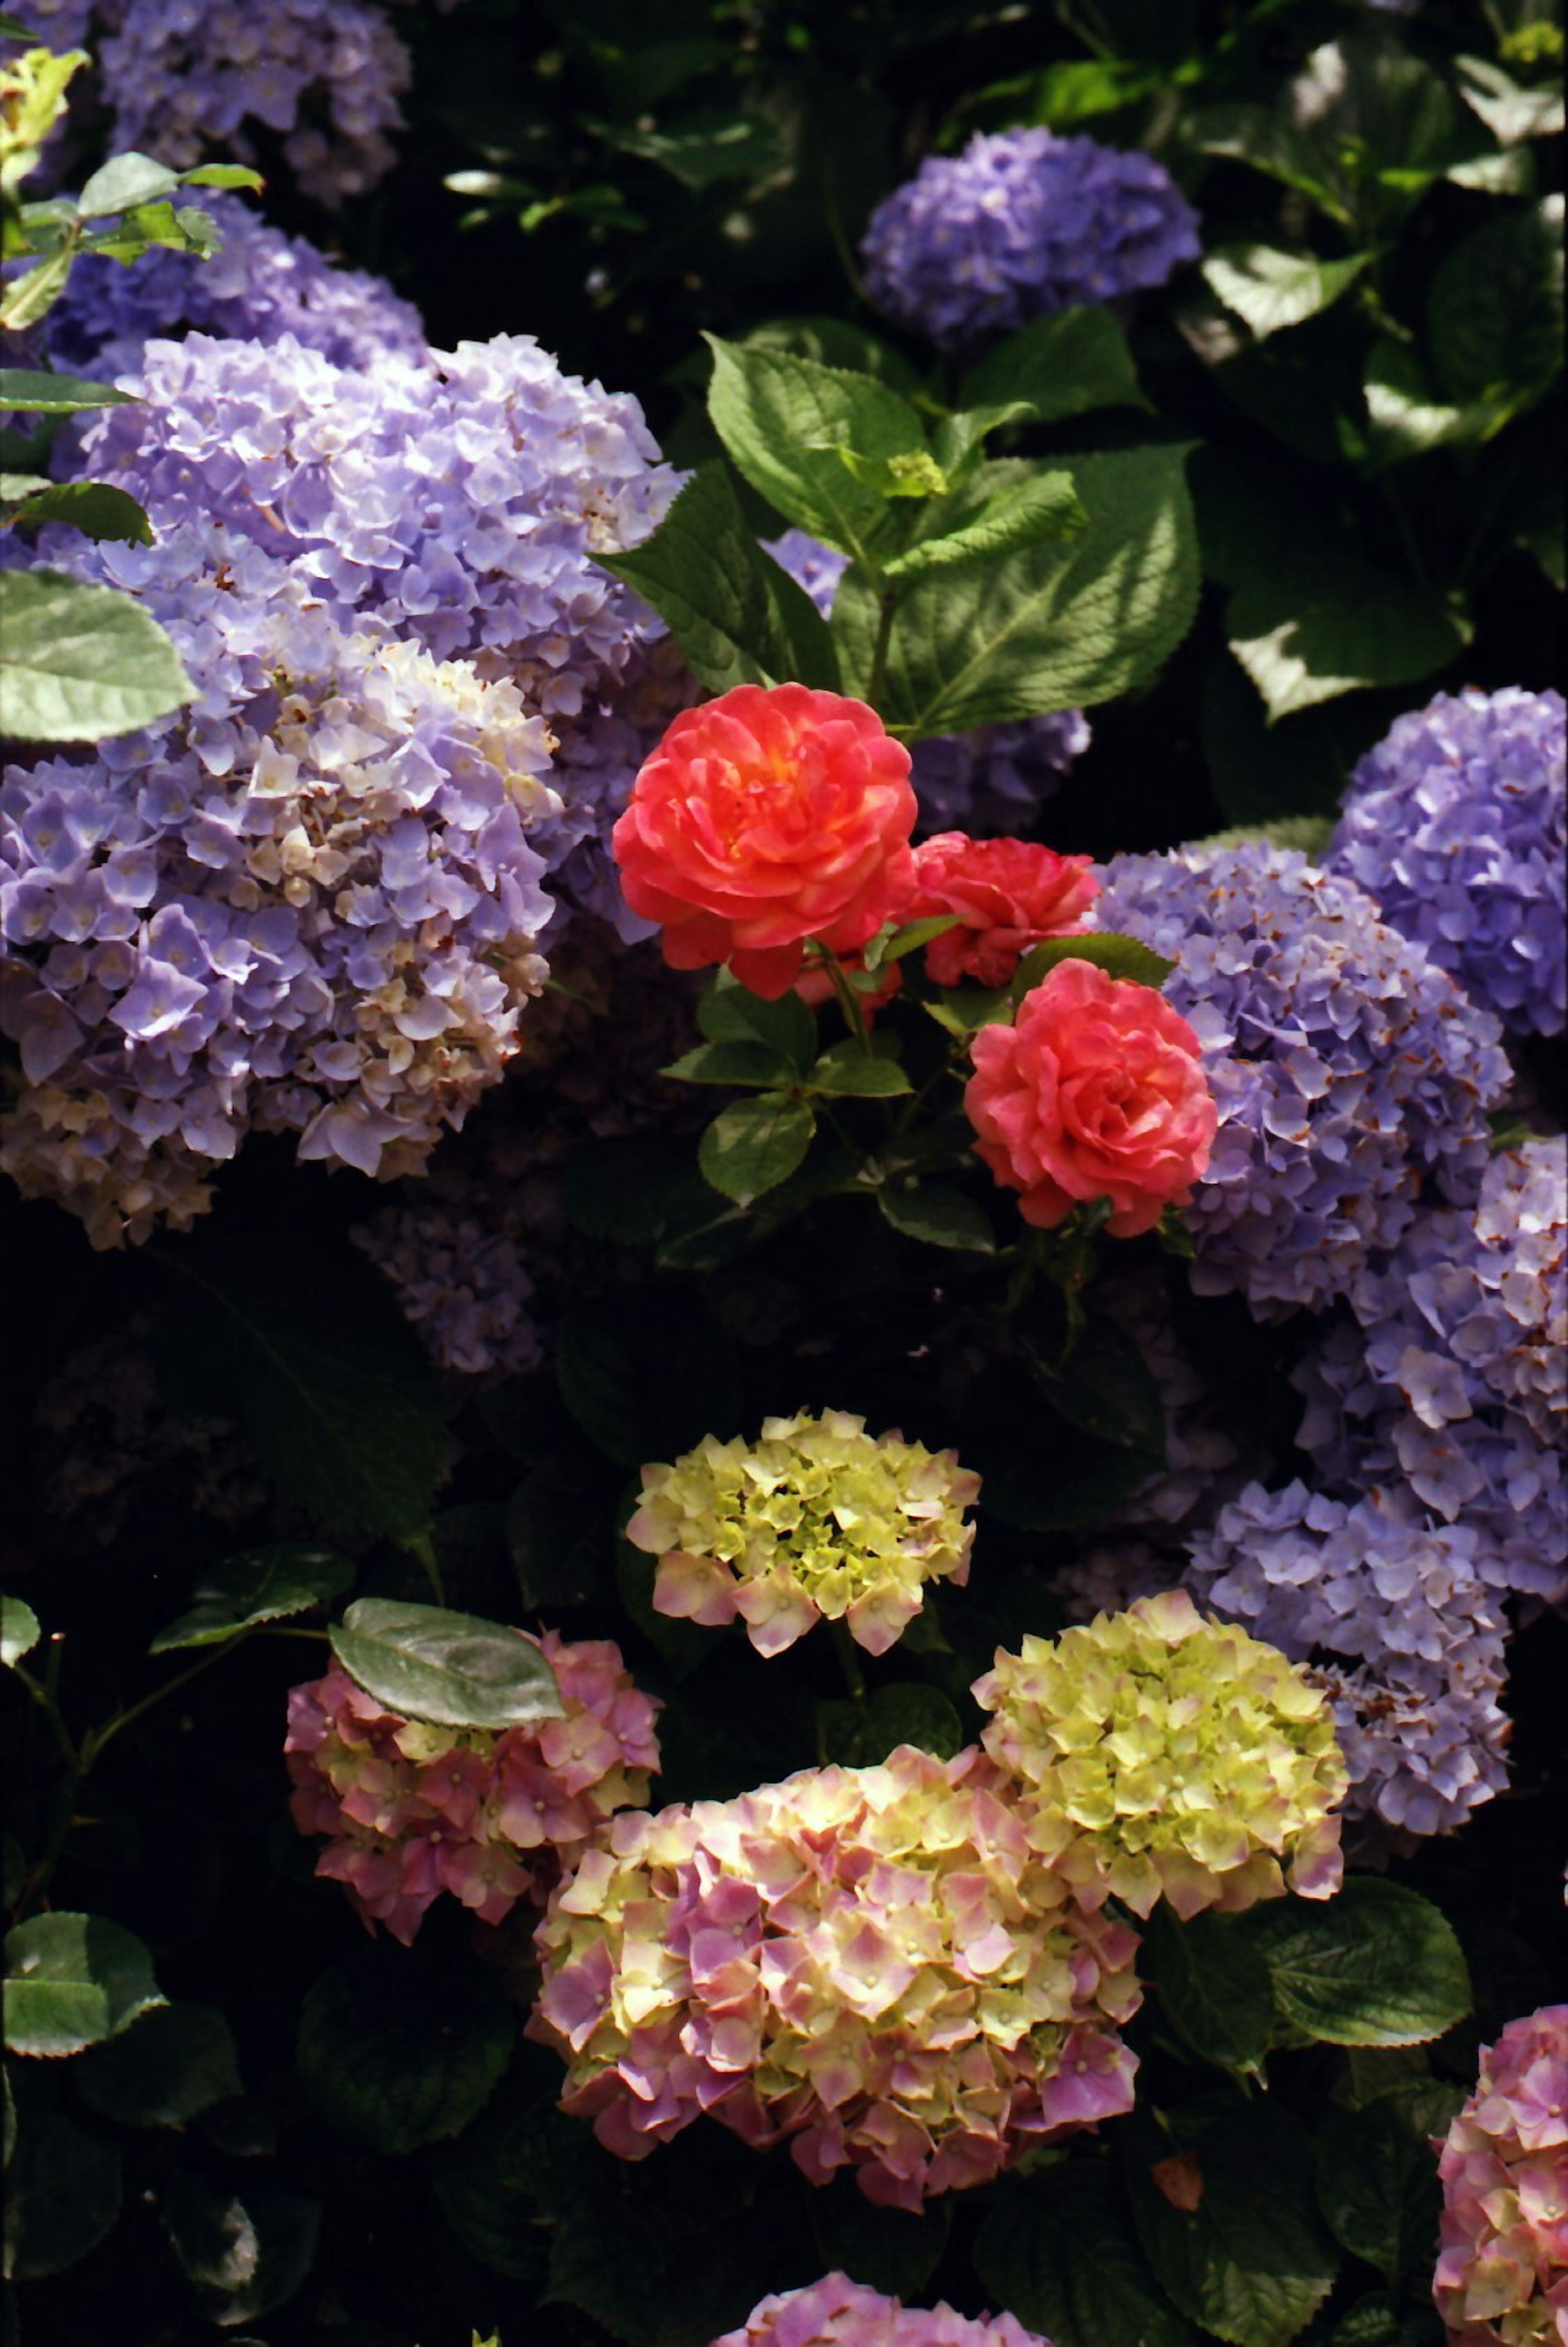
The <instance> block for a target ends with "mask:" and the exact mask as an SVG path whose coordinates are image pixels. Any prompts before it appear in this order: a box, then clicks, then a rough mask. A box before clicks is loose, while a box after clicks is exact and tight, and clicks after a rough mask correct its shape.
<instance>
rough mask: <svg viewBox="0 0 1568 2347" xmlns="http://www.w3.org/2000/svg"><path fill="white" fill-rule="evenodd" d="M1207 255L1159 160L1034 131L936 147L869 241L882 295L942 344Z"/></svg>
mask: <svg viewBox="0 0 1568 2347" xmlns="http://www.w3.org/2000/svg"><path fill="white" fill-rule="evenodd" d="M1197 252H1198V241H1197V215H1196V212H1195V211H1194V210H1193V209H1192V206H1191V205H1190V204H1189V203H1188V202H1187V200H1186V197H1185V196H1184V195H1183V194H1182V192H1181V190H1180V189H1179V188H1177V187H1176V184H1175V182H1174V180H1173V179H1171V177H1170V174H1169V173H1168V172H1167V171H1166V170H1165V169H1164V168H1163V167H1162V166H1161V165H1160V164H1158V163H1156V161H1155V160H1154V159H1153V157H1152V156H1148V155H1139V154H1119V153H1117V151H1116V150H1115V149H1114V148H1111V147H1102V146H1100V145H1099V144H1098V143H1097V142H1096V141H1095V139H1093V138H1058V137H1057V136H1056V134H1055V133H1054V131H1050V130H1030V129H1025V130H1002V131H998V132H996V133H994V134H993V135H992V136H987V135H986V134H985V133H983V132H982V133H980V134H979V135H977V136H976V137H975V138H972V139H971V140H970V142H969V144H968V146H967V147H966V148H965V149H964V150H963V152H962V155H932V156H928V157H927V159H926V160H925V161H924V162H923V163H922V164H921V167H920V169H919V171H918V172H917V173H916V175H915V177H914V178H913V179H911V180H909V181H907V182H906V183H905V185H904V186H903V187H901V188H899V189H896V190H894V192H893V194H891V196H889V197H888V198H887V199H886V200H885V201H884V202H882V203H881V204H879V205H878V206H877V209H876V210H875V211H874V212H873V213H872V214H871V224H870V226H869V227H868V229H867V231H866V233H865V237H864V239H863V241H862V242H861V246H860V253H861V257H862V259H863V261H864V262H865V270H866V292H867V294H868V296H869V298H870V299H871V301H872V302H875V303H876V305H877V307H878V308H879V309H880V310H882V311H885V312H886V313H887V315H888V316H889V317H890V318H892V319H895V320H896V321H897V323H899V324H900V325H901V326H909V327H912V328H913V329H914V330H915V331H916V332H917V333H922V334H925V335H927V336H928V337H929V338H930V340H931V341H932V342H933V343H936V344H937V346H938V348H939V349H942V350H959V349H962V348H964V347H965V346H966V345H968V344H970V343H975V342H977V341H979V340H980V339H981V338H982V337H983V335H986V334H993V333H1007V332H1009V331H1010V330H1011V329H1012V328H1013V327H1014V326H1022V325H1023V324H1025V323H1027V321H1028V320H1029V319H1031V318H1044V317H1047V316H1049V315H1050V313H1052V312H1053V311H1054V310H1064V309H1067V308H1070V307H1071V306H1073V305H1074V304H1075V303H1078V302H1110V301H1114V300H1115V298H1116V296H1117V295H1118V294H1123V293H1131V292H1136V291H1137V290H1138V289H1139V288H1140V287H1144V286H1151V285H1163V284H1164V283H1165V282H1166V278H1167V277H1168V276H1169V275H1170V273H1171V272H1172V270H1173V269H1175V268H1176V266H1177V265H1178V264H1179V263H1180V262H1181V261H1196V258H1197Z"/></svg>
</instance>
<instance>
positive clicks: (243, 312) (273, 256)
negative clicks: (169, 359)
mask: <svg viewBox="0 0 1568 2347" xmlns="http://www.w3.org/2000/svg"><path fill="white" fill-rule="evenodd" d="M202 209H203V210H205V211H207V212H209V213H210V215H211V217H212V218H213V220H216V221H217V223H218V225H219V229H220V230H221V231H222V237H223V241H222V244H221V246H220V247H219V251H217V252H216V253H214V254H213V256H212V258H211V260H210V261H199V260H198V259H197V257H196V255H195V254H194V253H188V252H169V251H153V252H148V253H146V254H144V256H143V257H142V259H141V260H140V261H136V262H134V263H133V264H132V266H131V267H130V268H128V269H127V268H125V267H123V266H122V265H121V263H120V262H118V261H108V260H106V259H104V258H103V257H102V256H100V255H97V254H94V253H89V254H88V255H87V257H86V259H85V260H81V261H77V263H76V267H75V269H74V270H73V271H72V272H71V277H70V282H69V283H68V284H67V286H66V291H65V292H64V293H63V294H62V295H61V297H60V299H59V301H58V302H56V304H55V307H54V308H53V309H52V310H51V311H50V313H49V316H48V323H47V330H46V331H47V335H48V349H49V357H50V360H51V362H52V363H53V364H55V365H56V366H57V367H59V368H60V369H61V370H62V371H63V372H65V373H66V374H94V375H98V376H101V377H102V378H104V379H105V380H106V381H108V382H112V381H113V380H114V378H115V377H116V376H117V375H118V374H130V373H134V372H135V371H136V370H137V368H138V367H139V366H140V364H141V357H142V352H143V350H144V348H145V347H146V345H147V343H149V342H151V341H152V340H154V339H155V338H162V337H164V336H167V335H173V334H176V333H188V332H193V331H194V332H197V333H205V334H214V335H219V336H223V337H228V338H232V339H234V340H238V341H249V342H254V343H275V342H276V341H277V340H278V339H279V337H280V335H282V334H292V335H293V336H294V337H295V339H296V340H297V341H298V342H300V343H301V344H303V346H304V347H305V348H306V349H308V350H315V351H320V352H321V355H322V356H323V358H326V359H330V360H331V363H332V364H333V365H334V366H341V367H361V368H364V367H371V366H375V365H379V364H380V363H381V362H382V359H383V358H384V357H386V356H389V355H390V356H395V357H398V358H404V359H411V360H414V361H419V360H423V358H424V357H425V355H426V345H425V340H424V329H423V326H422V325H421V323H420V319H419V313H418V312H417V311H416V310H415V309H414V308H413V306H412V303H411V302H403V301H401V300H400V299H399V298H398V296H397V295H396V294H395V293H394V292H392V287H391V286H390V285H388V284H386V283H385V282H384V281H383V280H382V279H381V278H379V277H372V276H369V275H367V274H366V273H365V272H362V271H361V270H357V269H339V268H337V267H335V266H334V265H333V263H332V262H331V261H328V260H327V258H326V256H325V255H324V254H323V253H321V252H319V251H317V249H316V247H315V246H314V245H313V244H311V243H310V242H309V241H308V240H307V239H306V238H304V237H302V236H293V237H290V236H285V235H284V234H283V232H282V231H281V230H280V229H276V228H273V227H271V226H270V225H269V223H268V222H267V221H265V220H262V219H261V218H260V215H259V214H258V213H257V212H255V211H254V210H252V209H251V208H250V206H249V204H246V203H243V202H241V201H240V200H239V197H238V196H233V195H227V194H225V193H223V192H222V191H221V190H210V191H208V192H205V193H204V194H203V197H202Z"/></svg>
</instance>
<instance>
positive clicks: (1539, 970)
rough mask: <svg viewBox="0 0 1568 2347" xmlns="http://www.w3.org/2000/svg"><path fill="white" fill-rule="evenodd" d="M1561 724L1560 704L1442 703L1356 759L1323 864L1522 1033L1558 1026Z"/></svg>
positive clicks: (1567, 847)
mask: <svg viewBox="0 0 1568 2347" xmlns="http://www.w3.org/2000/svg"><path fill="white" fill-rule="evenodd" d="M1565 719H1568V712H1565V710H1564V705H1563V696H1562V694H1561V693H1560V692H1524V691H1522V689H1521V688H1520V687H1518V686H1510V687H1509V688H1508V689H1507V690H1506V691H1504V692H1491V693H1487V692H1458V693H1439V695H1438V697H1437V699H1436V700H1435V701H1433V702H1430V703H1429V704H1428V706H1427V707H1426V708H1425V709H1421V710H1417V711H1415V712H1413V713H1412V714H1411V715H1410V716H1408V717H1401V718H1400V719H1399V720H1398V722H1397V723H1395V725H1394V726H1393V727H1392V729H1391V730H1390V733H1388V734H1387V735H1386V737H1385V738H1384V739H1383V740H1382V741H1381V742H1380V743H1379V744H1378V746H1377V748H1376V749H1375V750H1370V751H1369V752H1368V753H1367V755H1366V756H1365V757H1364V758H1363V759H1362V760H1361V763H1360V764H1359V766H1358V767H1357V768H1356V771H1355V773H1354V774H1353V775H1352V776H1351V778H1350V787H1349V792H1348V794H1347V795H1346V800H1345V809H1344V814H1343V815H1342V816H1341V819H1340V822H1339V829H1338V830H1337V831H1336V832H1335V834H1334V836H1333V839H1332V840H1331V842H1330V843H1329V853H1328V856H1327V857H1326V859H1325V861H1326V865H1327V868H1328V869H1329V871H1331V872H1344V873H1348V874H1349V876H1350V877H1351V878H1352V879H1354V880H1358V881H1359V883H1360V885H1361V887H1363V888H1365V889H1366V890H1367V891H1368V893H1369V895H1370V896H1372V897H1376V899H1377V901H1378V904H1379V906H1380V908H1381V910H1382V915H1383V918H1384V919H1385V920H1386V921H1388V922H1389V923H1390V925H1391V926H1392V927H1393V928H1396V929H1399V930H1400V931H1401V932H1402V933H1403V934H1404V935H1405V936H1406V937H1410V938H1419V939H1420V943H1421V944H1422V945H1423V946H1425V948H1426V949H1427V951H1428V953H1429V954H1430V955H1431V958H1432V959H1433V961H1435V962H1438V963H1440V964H1441V967H1442V968H1443V969H1446V970H1449V971H1451V973H1452V975H1453V976H1454V978H1456V979H1458V981H1459V983H1460V985H1461V986H1462V987H1463V989H1464V990H1465V992H1466V993H1467V994H1468V995H1469V996H1470V998H1471V1000H1472V1001H1473V1002H1479V1003H1481V1004H1482V1005H1483V1006H1484V1007H1485V1009H1487V1010H1492V1011H1495V1012H1496V1014H1497V1016H1498V1017H1499V1018H1500V1019H1501V1020H1502V1023H1503V1025H1504V1027H1506V1028H1509V1029H1511V1030H1515V1031H1519V1032H1523V1033H1535V1034H1542V1035H1559V1034H1561V1033H1562V1031H1563V1024H1564V1021H1565V1020H1568V953H1565V948H1564V934H1565V933H1564V913H1565V909H1568V907H1565V905H1564V897H1565V895H1568V889H1565V885H1564V884H1565V874H1568V863H1565V860H1564V859H1565V856H1568V779H1565V775H1564V754H1565V747H1568V723H1565Z"/></svg>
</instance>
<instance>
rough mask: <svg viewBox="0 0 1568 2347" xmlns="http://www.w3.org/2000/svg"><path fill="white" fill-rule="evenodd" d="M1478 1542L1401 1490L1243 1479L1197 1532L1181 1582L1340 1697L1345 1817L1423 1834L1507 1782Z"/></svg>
mask: <svg viewBox="0 0 1568 2347" xmlns="http://www.w3.org/2000/svg"><path fill="white" fill-rule="evenodd" d="M1487 1548H1488V1542H1487V1536H1486V1534H1485V1533H1484V1532H1481V1531H1477V1530H1475V1529H1474V1528H1472V1527H1471V1525H1469V1524H1468V1523H1456V1524H1443V1523H1437V1524H1434V1523H1433V1522H1431V1519H1430V1517H1428V1516H1427V1515H1426V1514H1425V1513H1424V1512H1422V1511H1421V1509H1420V1507H1419V1506H1412V1505H1411V1504H1410V1500H1409V1495H1408V1493H1406V1492H1405V1491H1402V1490H1401V1489H1400V1486H1399V1485H1398V1484H1397V1483H1396V1484H1395V1485H1393V1486H1390V1487H1389V1488H1379V1489H1373V1490H1369V1491H1365V1492H1363V1493H1360V1494H1356V1493H1351V1494H1350V1495H1349V1496H1347V1497H1339V1496H1333V1495H1330V1494H1329V1493H1327V1492H1313V1491H1308V1489H1307V1487H1306V1485H1305V1484H1303V1483H1301V1482H1299V1481H1296V1482H1291V1483H1288V1484H1287V1485H1286V1486H1285V1487H1284V1488H1283V1489H1282V1490H1280V1491H1267V1490H1265V1488H1264V1487H1263V1486H1262V1485H1261V1484H1258V1483H1251V1484H1248V1485H1247V1489H1246V1490H1245V1491H1242V1492H1241V1493H1240V1495H1239V1496H1238V1498H1237V1499H1236V1500H1235V1501H1232V1502H1231V1504H1230V1505H1229V1506H1228V1507H1226V1508H1223V1509H1222V1510H1221V1511H1220V1513H1219V1516H1218V1518H1217V1521H1216V1523H1215V1525H1214V1528H1213V1530H1212V1531H1211V1532H1202V1533H1199V1534H1198V1535H1197V1536H1196V1539H1195V1540H1194V1542H1193V1543H1192V1552H1191V1557H1190V1561H1189V1565H1188V1570H1187V1575H1186V1578H1187V1583H1188V1585H1189V1586H1190V1588H1191V1589H1192V1590H1193V1592H1194V1593H1195V1594H1196V1596H1197V1598H1198V1599H1199V1602H1200V1603H1201V1604H1204V1605H1206V1606H1212V1607H1214V1608H1215V1609H1216V1611H1217V1612H1219V1613H1221V1614H1225V1615H1226V1616H1227V1617H1228V1618H1229V1619H1231V1620H1233V1621H1237V1622H1240V1623H1243V1624H1245V1625H1246V1627H1247V1630H1248V1631H1249V1632H1251V1633H1252V1634H1253V1635H1255V1636H1257V1637H1260V1638H1266V1639H1268V1641H1269V1642H1270V1644H1271V1645H1275V1646H1278V1648H1279V1650H1280V1652H1281V1653H1282V1654H1285V1655H1289V1656H1290V1658H1291V1659H1292V1661H1294V1662H1297V1663H1298V1664H1301V1665H1305V1666H1307V1668H1308V1676H1310V1678H1311V1679H1312V1681H1313V1683H1314V1684H1315V1685H1316V1686H1319V1687H1320V1688H1321V1689H1322V1691H1323V1694H1324V1695H1325V1696H1326V1697H1327V1698H1328V1700H1329V1702H1330V1703H1331V1705H1332V1706H1333V1715H1334V1720H1335V1724H1336V1728H1337V1732H1338V1735H1339V1745H1340V1748H1341V1750H1342V1751H1343V1753H1344V1756H1345V1762H1346V1766H1347V1768H1348V1769H1349V1778H1350V1784H1349V1798H1348V1802H1347V1808H1348V1810H1349V1813H1350V1814H1352V1815H1358V1816H1361V1817H1365V1818H1369V1819H1376V1820H1377V1821H1379V1823H1380V1825H1381V1826H1383V1827H1389V1828H1392V1829H1394V1830H1395V1832H1396V1833H1397V1834H1399V1835H1401V1836H1406V1837H1408V1836H1411V1835H1418V1836H1419V1835H1426V1834H1432V1833H1441V1832H1445V1831H1449V1830H1451V1829H1453V1828H1454V1827H1456V1826H1459V1825H1461V1824H1462V1823H1463V1822H1464V1820H1465V1819H1466V1818H1467V1817H1468V1816H1469V1815H1470V1814H1471V1810H1473V1809H1476V1808H1478V1807H1479V1806H1480V1805H1481V1803H1482V1802H1485V1801H1488V1800H1490V1799H1492V1796H1493V1795H1494V1794H1496V1793H1498V1792H1501V1791H1502V1788H1504V1786H1505V1785H1506V1783H1507V1781H1508V1771H1507V1760H1506V1747H1507V1739H1508V1721H1507V1717H1506V1715H1505V1714H1504V1712H1503V1709H1502V1693H1503V1688H1504V1685H1505V1680H1506V1666H1505V1659H1504V1655H1505V1643H1506V1636H1507V1623H1506V1620H1505V1618H1504V1615H1503V1613H1502V1604H1501V1601H1500V1599H1499V1596H1498V1594H1497V1592H1496V1591H1495V1590H1493V1589H1492V1588H1491V1587H1489V1586H1488V1583H1487V1580H1486V1577H1485V1573H1484V1570H1483V1568H1484V1566H1485V1563H1486V1561H1487Z"/></svg>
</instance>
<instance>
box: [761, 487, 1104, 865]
mask: <svg viewBox="0 0 1568 2347" xmlns="http://www.w3.org/2000/svg"><path fill="white" fill-rule="evenodd" d="M765 543H766V545H767V548H768V551H769V554H770V555H771V556H772V557H773V559H774V560H775V562H777V563H779V565H780V567H781V568H782V569H785V570H787V571H788V572H789V576H790V578H791V579H794V580H795V582H796V584H797V586H799V587H803V588H804V589H805V590H806V592H807V594H808V595H809V597H810V598H811V600H812V601H813V603H815V604H816V606H817V609H818V610H820V612H821V614H822V616H823V618H824V619H826V618H827V616H828V614H829V612H830V610H832V608H833V597H834V595H835V594H836V593H837V591H838V586H839V581H840V579H841V578H842V577H843V575H844V572H845V569H847V568H848V565H849V557H848V555H845V554H840V553H837V552H836V551H835V550H834V548H832V547H830V546H824V545H823V544H822V542H821V540H820V538H812V537H811V536H810V535H809V532H808V531H806V530H803V529H789V530H786V531H785V533H784V535H783V537H782V538H770V539H768V540H766V541H765ZM1088 746H1089V721H1088V719H1087V718H1086V717H1085V716H1084V712H1083V711H1082V710H1081V709H1056V710H1052V711H1051V712H1048V713H1047V714H1046V715H1045V716H1044V717H1027V718H1024V719H1023V720H1021V721H1020V722H1019V723H1014V724H1009V725H982V726H979V727H977V728H976V729H975V731H974V732H973V733H938V734H932V735H930V736H929V737H928V738H927V739H926V740H925V741H923V742H916V743H912V744H911V759H912V762H913V763H912V764H911V767H910V781H911V783H912V784H913V785H914V794H915V798H916V800H917V802H918V804H919V806H920V820H919V823H918V824H917V825H916V828H917V830H918V829H921V828H923V829H925V830H927V831H965V832H967V833H968V834H969V835H970V836H971V838H974V839H979V838H985V837H989V836H991V835H994V834H996V833H999V832H1002V833H1013V832H1017V831H1018V830H1019V829H1020V828H1021V827H1022V828H1025V829H1026V828H1027V827H1028V825H1030V824H1031V823H1032V822H1033V818H1034V816H1035V815H1036V814H1037V813H1038V812H1039V809H1040V808H1041V807H1042V806H1043V805H1044V802H1045V801H1046V799H1048V798H1049V797H1050V796H1051V794H1052V793H1053V792H1054V790H1056V789H1057V788H1058V786H1059V784H1060V783H1061V780H1062V777H1063V775H1064V774H1065V773H1066V772H1067V769H1068V768H1069V766H1071V764H1073V761H1074V758H1079V757H1082V755H1083V753H1084V751H1085V750H1086V749H1087V748H1088Z"/></svg>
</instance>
